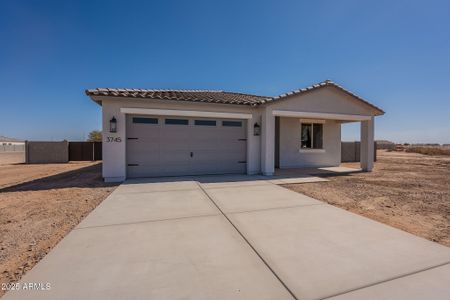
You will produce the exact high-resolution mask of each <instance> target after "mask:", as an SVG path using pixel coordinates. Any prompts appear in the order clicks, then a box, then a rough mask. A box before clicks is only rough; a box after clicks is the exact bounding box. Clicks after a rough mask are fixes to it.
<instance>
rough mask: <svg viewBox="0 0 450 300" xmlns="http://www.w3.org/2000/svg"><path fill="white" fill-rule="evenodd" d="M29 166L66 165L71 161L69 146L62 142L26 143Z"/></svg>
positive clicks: (26, 157)
mask: <svg viewBox="0 0 450 300" xmlns="http://www.w3.org/2000/svg"><path fill="white" fill-rule="evenodd" d="M25 152H26V153H25V159H26V163H27V164H46V163H66V162H68V161H69V144H68V142H67V141H61V142H34V141H33V142H28V141H27V142H26V143H25Z"/></svg>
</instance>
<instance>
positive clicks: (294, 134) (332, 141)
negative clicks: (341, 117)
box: [280, 117, 341, 168]
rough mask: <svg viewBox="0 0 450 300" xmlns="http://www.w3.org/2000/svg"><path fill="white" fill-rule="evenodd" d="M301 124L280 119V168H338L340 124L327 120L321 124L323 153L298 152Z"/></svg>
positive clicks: (297, 120) (311, 151) (290, 119)
mask: <svg viewBox="0 0 450 300" xmlns="http://www.w3.org/2000/svg"><path fill="white" fill-rule="evenodd" d="M300 124H301V122H300V119H297V118H283V117H282V118H280V168H298V167H324V166H338V165H339V164H340V163H341V124H340V123H338V122H336V121H333V120H327V121H326V122H325V123H324V124H323V151H321V152H317V151H316V150H302V152H300V137H301V126H300Z"/></svg>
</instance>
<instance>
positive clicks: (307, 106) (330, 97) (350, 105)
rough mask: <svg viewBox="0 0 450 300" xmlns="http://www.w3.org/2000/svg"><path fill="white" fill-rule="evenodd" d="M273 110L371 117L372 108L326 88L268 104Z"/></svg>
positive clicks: (333, 88) (342, 93)
mask: <svg viewBox="0 0 450 300" xmlns="http://www.w3.org/2000/svg"><path fill="white" fill-rule="evenodd" d="M268 107H270V108H272V109H273V110H294V111H301V112H320V113H332V114H350V115H366V116H371V115H373V114H374V113H375V112H374V110H373V108H371V107H370V106H368V105H366V104H364V103H363V102H361V101H359V100H357V99H355V98H354V97H352V96H350V95H348V94H346V93H344V92H342V91H341V90H339V89H337V88H335V87H333V86H327V87H323V88H320V89H317V90H313V91H310V92H307V93H304V94H299V95H292V96H290V97H288V98H286V99H282V100H279V101H276V102H274V103H272V104H269V106H268Z"/></svg>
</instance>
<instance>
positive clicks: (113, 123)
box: [109, 117, 117, 132]
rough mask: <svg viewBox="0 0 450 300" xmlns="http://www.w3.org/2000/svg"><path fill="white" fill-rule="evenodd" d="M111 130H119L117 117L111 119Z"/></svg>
mask: <svg viewBox="0 0 450 300" xmlns="http://www.w3.org/2000/svg"><path fill="white" fill-rule="evenodd" d="M109 132H117V120H116V117H112V118H111V120H109Z"/></svg>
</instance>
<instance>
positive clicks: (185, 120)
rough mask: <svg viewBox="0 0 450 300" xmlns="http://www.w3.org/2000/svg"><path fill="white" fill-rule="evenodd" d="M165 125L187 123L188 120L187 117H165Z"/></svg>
mask: <svg viewBox="0 0 450 300" xmlns="http://www.w3.org/2000/svg"><path fill="white" fill-rule="evenodd" d="M165 123H166V125H188V124H189V120H187V119H166V120H165Z"/></svg>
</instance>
